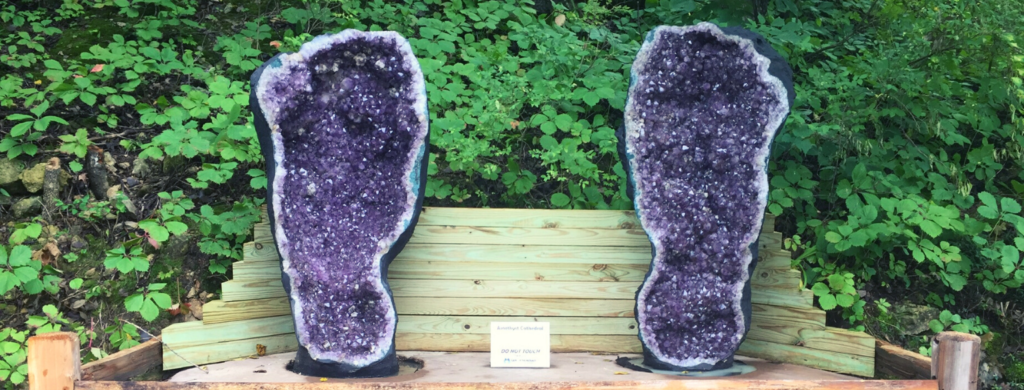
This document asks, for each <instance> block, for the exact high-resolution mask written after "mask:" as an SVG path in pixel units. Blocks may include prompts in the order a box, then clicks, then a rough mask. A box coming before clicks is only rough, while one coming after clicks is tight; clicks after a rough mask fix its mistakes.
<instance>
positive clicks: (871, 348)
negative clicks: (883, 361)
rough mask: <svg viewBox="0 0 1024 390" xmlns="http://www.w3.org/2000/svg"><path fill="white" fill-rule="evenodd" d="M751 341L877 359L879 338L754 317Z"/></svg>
mask: <svg viewBox="0 0 1024 390" xmlns="http://www.w3.org/2000/svg"><path fill="white" fill-rule="evenodd" d="M747 338H750V339H752V340H761V341H767V342H770V343H776V344H784V345H795V346H801V347H806V348H810V349H817V350H821V351H831V352H840V353H847V354H851V355H860V356H867V357H873V356H875V338H874V337H871V335H869V334H866V333H864V332H854V331H849V330H846V329H838V328H826V327H824V326H820V325H817V324H811V325H808V324H806V323H799V322H796V321H793V320H792V319H779V318H775V317H770V316H763V315H761V316H754V318H753V319H752V321H751V324H750V333H748V334H747Z"/></svg>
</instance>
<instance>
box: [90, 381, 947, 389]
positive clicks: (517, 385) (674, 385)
mask: <svg viewBox="0 0 1024 390" xmlns="http://www.w3.org/2000/svg"><path fill="white" fill-rule="evenodd" d="M76 389H79V390H251V389H259V390H380V389H394V390H547V389H552V390H554V389H573V390H626V389H660V390H743V389H749V390H937V389H938V383H937V382H936V381H932V380H930V381H860V380H841V381H840V380H743V379H727V378H717V379H715V380H700V379H677V380H665V381H621V382H620V381H616V382H462V383H460V382H386V381H378V382H323V383H261V384H258V385H255V384H253V383H216V382H209V383H179V382H94V381H85V382H79V383H78V384H77V386H76Z"/></svg>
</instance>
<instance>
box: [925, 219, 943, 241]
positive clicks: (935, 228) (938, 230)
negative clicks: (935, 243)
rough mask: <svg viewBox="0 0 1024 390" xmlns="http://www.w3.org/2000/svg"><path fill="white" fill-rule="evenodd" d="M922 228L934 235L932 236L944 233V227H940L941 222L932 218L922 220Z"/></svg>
mask: <svg viewBox="0 0 1024 390" xmlns="http://www.w3.org/2000/svg"><path fill="white" fill-rule="evenodd" d="M921 230H924V232H925V233H928V235H929V236H932V238H935V237H938V236H939V235H940V234H942V227H940V226H939V224H937V223H935V222H932V221H931V220H924V221H921Z"/></svg>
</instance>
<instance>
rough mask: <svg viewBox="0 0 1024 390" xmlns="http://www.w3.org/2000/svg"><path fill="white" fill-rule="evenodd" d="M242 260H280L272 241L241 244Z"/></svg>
mask: <svg viewBox="0 0 1024 390" xmlns="http://www.w3.org/2000/svg"><path fill="white" fill-rule="evenodd" d="M242 260H245V261H275V262H281V258H280V257H278V255H277V246H276V245H274V244H273V242H247V243H245V244H243V245H242Z"/></svg>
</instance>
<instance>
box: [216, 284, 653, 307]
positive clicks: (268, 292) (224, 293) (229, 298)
mask: <svg viewBox="0 0 1024 390" xmlns="http://www.w3.org/2000/svg"><path fill="white" fill-rule="evenodd" d="M389 282H390V284H391V293H392V294H393V295H394V296H395V297H444V298H563V299H633V298H634V297H635V296H636V290H637V287H638V286H639V285H640V284H639V283H637V282H548V281H506V280H424V279H390V280H389ZM283 296H285V292H284V287H283V284H282V282H281V280H279V279H262V280H245V281H241V280H231V281H227V282H224V283H222V284H221V299H222V300H223V301H225V302H233V301H245V300H252V299H262V298H276V297H283Z"/></svg>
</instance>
